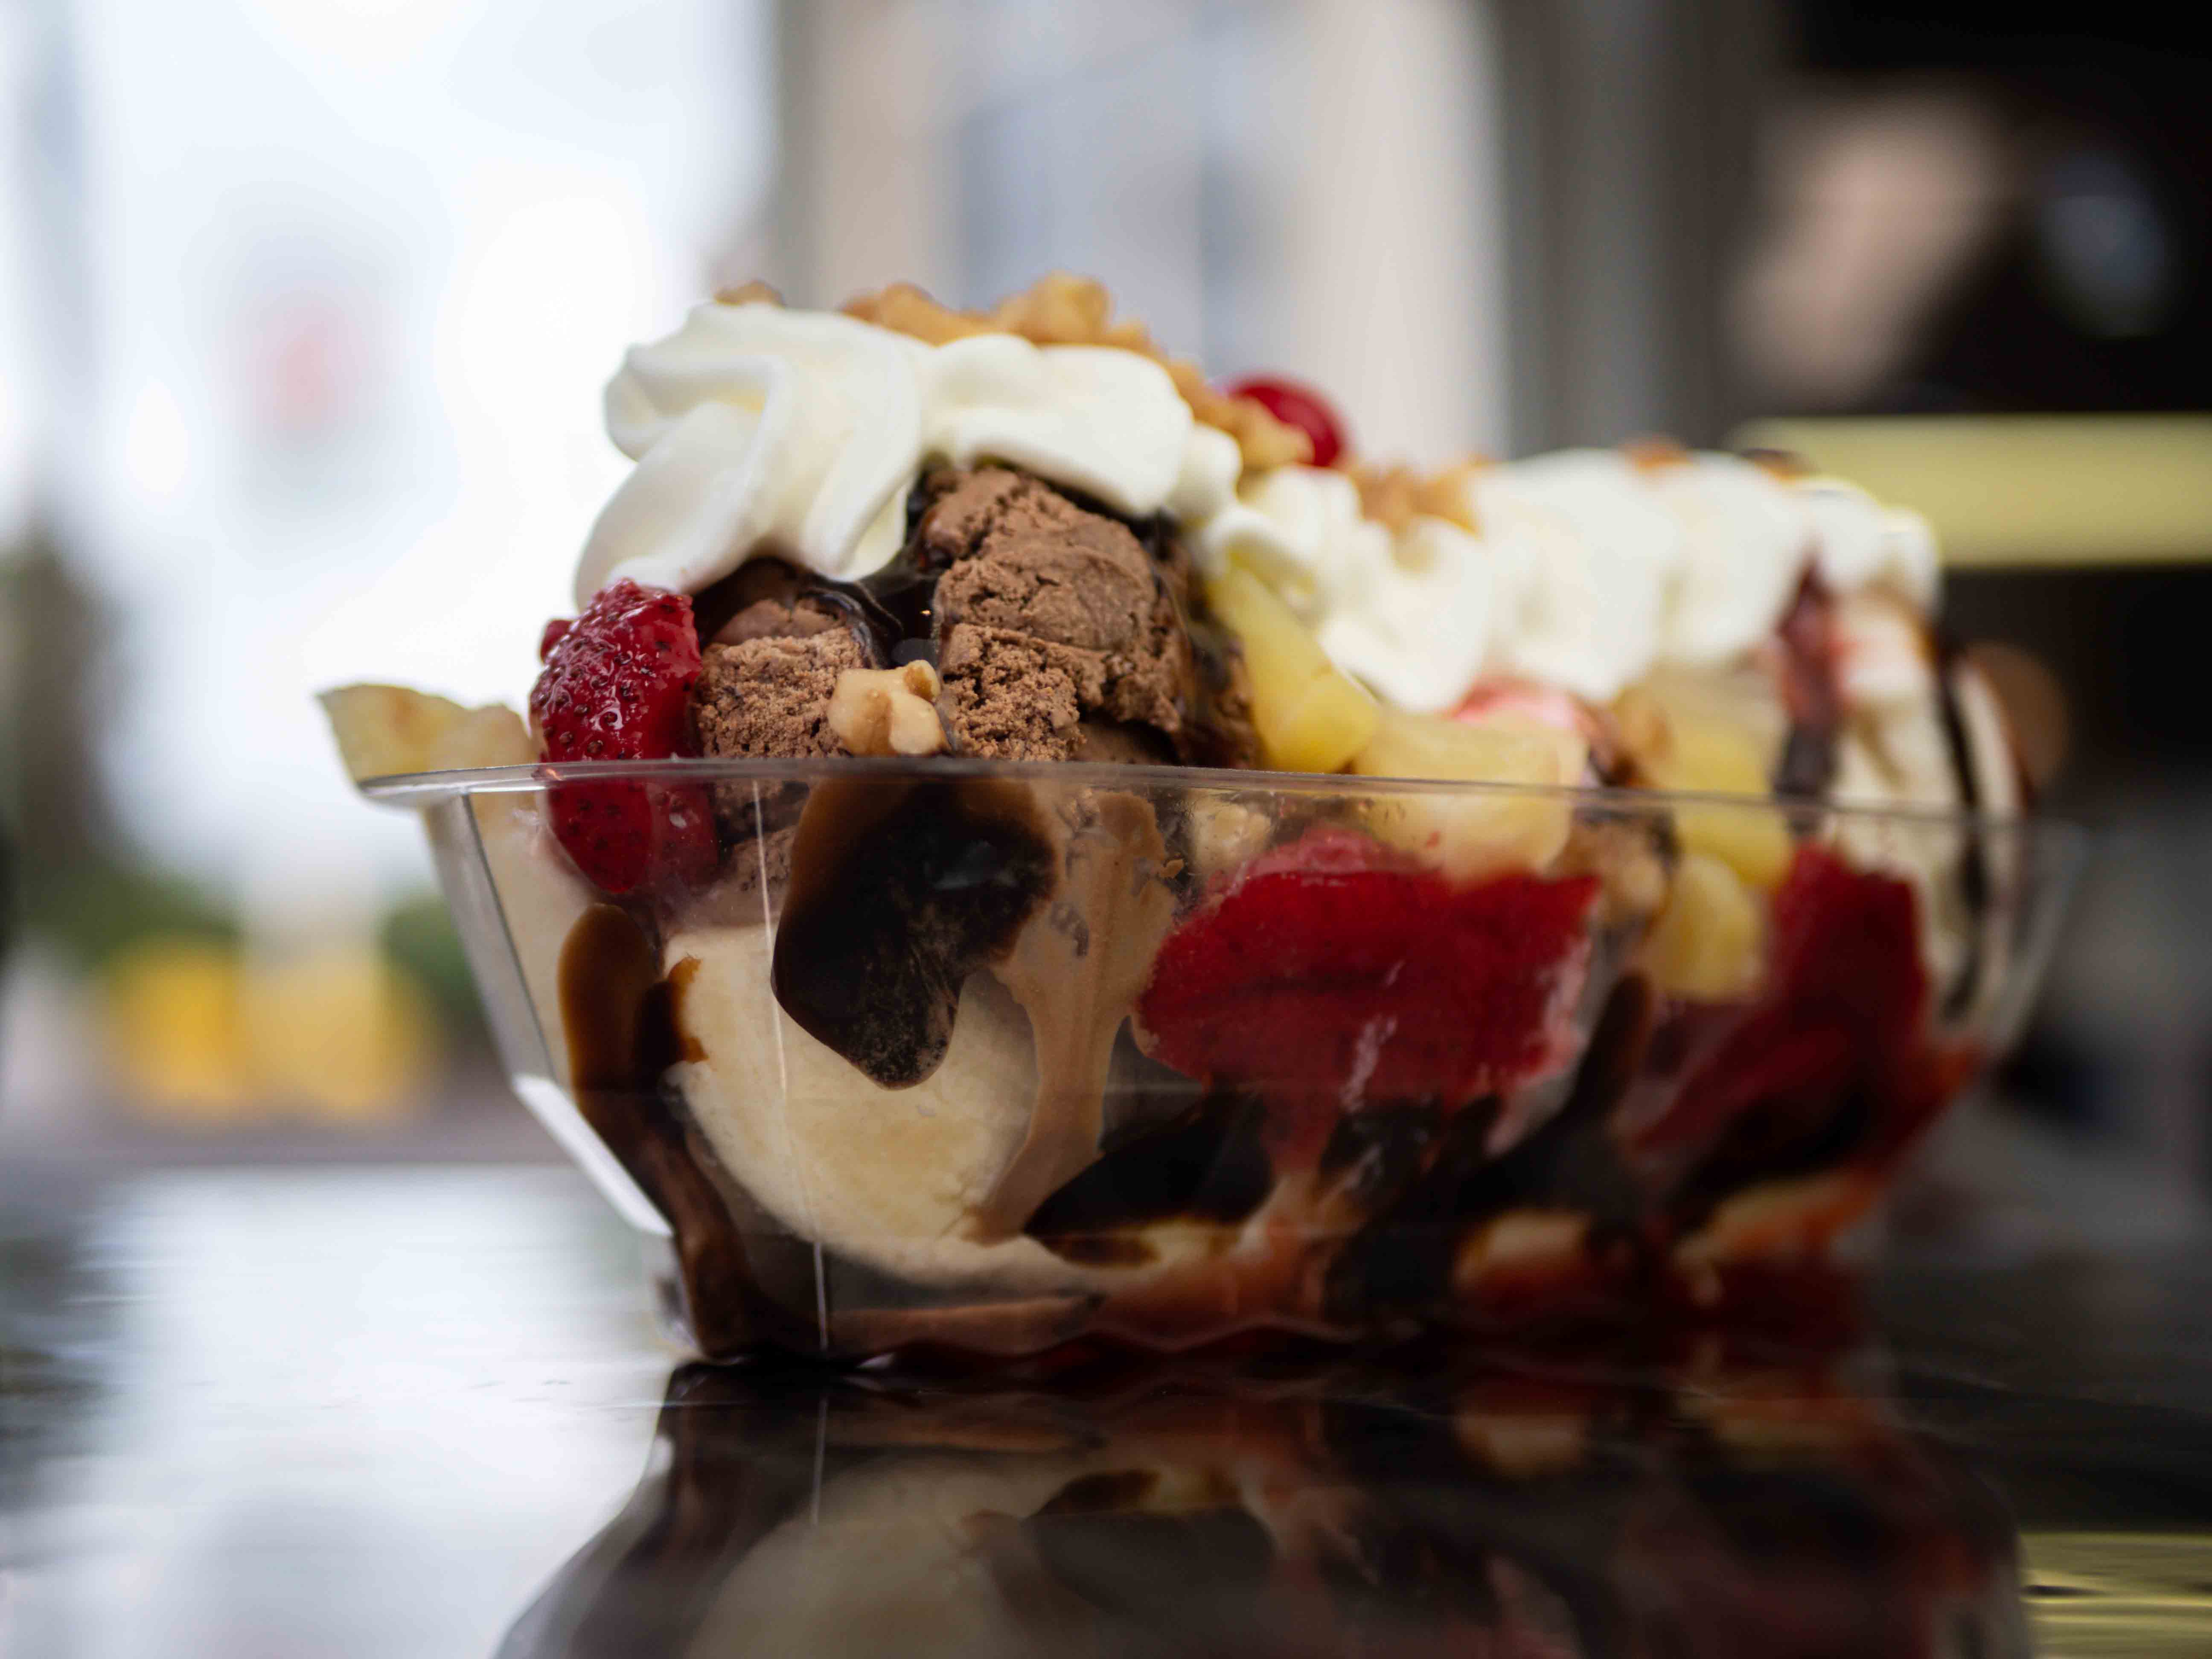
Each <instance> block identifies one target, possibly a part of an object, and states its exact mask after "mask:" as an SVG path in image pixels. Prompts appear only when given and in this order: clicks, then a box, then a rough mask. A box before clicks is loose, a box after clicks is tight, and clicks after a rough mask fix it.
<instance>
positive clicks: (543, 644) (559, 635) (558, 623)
mask: <svg viewBox="0 0 2212 1659" xmlns="http://www.w3.org/2000/svg"><path fill="white" fill-rule="evenodd" d="M575 625H576V619H575V618H574V617H554V618H553V620H552V621H551V622H549V623H546V624H545V630H544V632H543V633H541V634H540V635H538V661H540V662H544V660H545V659H546V658H548V657H550V656H551V655H552V654H553V647H555V646H556V645H558V644H560V643H561V641H562V640H564V639H566V638H568V630H569V629H572V628H574V626H575Z"/></svg>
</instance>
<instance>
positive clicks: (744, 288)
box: [714, 278, 783, 306]
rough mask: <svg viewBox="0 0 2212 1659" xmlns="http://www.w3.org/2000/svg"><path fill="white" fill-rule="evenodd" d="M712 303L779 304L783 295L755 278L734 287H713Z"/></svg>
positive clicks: (735, 304)
mask: <svg viewBox="0 0 2212 1659" xmlns="http://www.w3.org/2000/svg"><path fill="white" fill-rule="evenodd" d="M714 303H715V304H716V305H722V306H750V305H769V306H780V305H781V304H782V303H783V295H781V294H778V293H777V292H776V291H775V289H772V288H770V287H769V285H768V284H767V283H763V282H761V281H760V280H758V279H757V278H756V279H755V280H754V281H752V282H750V283H739V284H738V286H737V287H735V288H724V289H715V291H714Z"/></svg>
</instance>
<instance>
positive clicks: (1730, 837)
mask: <svg viewBox="0 0 2212 1659" xmlns="http://www.w3.org/2000/svg"><path fill="white" fill-rule="evenodd" d="M1614 713H1615V714H1616V716H1617V718H1618V720H1619V722H1620V733H1621V740H1622V742H1623V743H1624V744H1626V745H1627V747H1628V750H1629V751H1630V752H1631V753H1632V754H1633V755H1634V756H1635V757H1636V761H1637V764H1638V766H1639V767H1641V768H1642V769H1643V770H1644V774H1645V775H1646V776H1648V777H1649V778H1650V781H1652V783H1653V784H1654V785H1656V787H1659V788H1662V789H1674V790H1685V791H1688V792H1690V793H1695V794H1706V795H1747V796H1753V797H1757V798H1759V799H1760V800H1762V801H1763V800H1764V799H1765V797H1766V795H1767V761H1766V757H1765V753H1764V750H1765V747H1766V745H1765V744H1762V742H1761V741H1760V738H1759V734H1758V733H1757V732H1755V731H1753V729H1752V728H1751V727H1750V726H1747V725H1746V724H1744V723H1743V722H1741V721H1739V720H1731V719H1729V717H1727V716H1726V715H1723V714H1715V713H1713V712H1712V711H1711V708H1700V707H1699V706H1698V704H1697V702H1696V701H1695V700H1694V699H1692V698H1690V697H1686V696H1661V695H1659V694H1658V693H1657V692H1656V691H1655V690H1653V689H1652V688H1650V687H1637V688H1633V689H1632V690H1629V691H1628V692H1626V694H1625V695H1624V696H1622V697H1621V699H1620V702H1619V703H1618V704H1617V705H1616V706H1615V709H1614ZM1674 827H1675V829H1676V831H1677V833H1678V834H1680V836H1681V841H1682V846H1683V848H1684V849H1685V850H1686V851H1693V852H1699V853H1705V854H1711V856H1712V857H1714V858H1717V859H1718V860H1721V861H1722V862H1723V863H1724V864H1726V865H1727V866H1729V868H1730V869H1732V870H1734V871H1735V873H1736V874H1737V875H1739V876H1741V877H1742V878H1743V879H1744V880H1745V881H1747V882H1748V883H1749V884H1751V885H1752V886H1753V887H1754V888H1756V889H1757V890H1759V891H1760V892H1763V893H1765V892H1771V891H1773V890H1774V889H1775V888H1776V887H1778V886H1779V885H1780V884H1781V882H1782V878H1783V877H1784V875H1786V874H1787V873H1788V872H1789V869H1790V852H1791V848H1790V826H1789V824H1788V823H1786V822H1785V821H1784V818H1783V817H1782V815H1781V813H1779V812H1778V811H1775V810H1774V809H1773V808H1772V807H1771V806H1768V805H1750V804H1747V805H1741V806H1736V805H1728V804H1724V803H1721V802H1711V803H1708V802H1695V803H1691V804H1687V805H1682V806H1680V807H1677V808H1676V809H1675V812H1674Z"/></svg>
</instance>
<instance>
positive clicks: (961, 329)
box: [842, 270, 1313, 469]
mask: <svg viewBox="0 0 2212 1659" xmlns="http://www.w3.org/2000/svg"><path fill="white" fill-rule="evenodd" d="M842 309H843V311H844V313H845V314H846V315H847V316H848V317H857V318H859V319H860V320H861V321H862V322H864V323H873V324H875V325H876V326H877V327H878V328H888V329H890V330H892V331H895V332H897V333H900V334H905V335H910V336H912V337H914V338H915V339H917V340H920V341H921V342H923V343H925V344H928V345H943V344H944V343H945V342H946V341H948V340H961V339H965V338H966V337H968V336H969V335H971V334H1018V335H1020V336H1021V337H1022V338H1024V339H1025V340H1028V341H1030V342H1031V343H1035V344H1037V345H1089V346H1112V347H1115V348H1116V349H1120V350H1122V351H1133V352H1136V353H1138V354H1139V355H1140V356H1146V357H1150V358H1151V359H1152V361H1153V362H1156V363H1158V364H1159V365H1160V367H1161V368H1164V369H1166V370H1167V372H1168V376H1169V378H1170V380H1174V382H1175V386H1176V391H1177V392H1181V393H1182V400H1183V402H1185V403H1186V404H1189V405H1190V412H1191V413H1192V414H1193V415H1194V416H1197V417H1198V419H1200V421H1202V422H1205V423H1206V425H1208V426H1211V427H1218V428H1220V429H1221V430H1222V431H1224V432H1226V433H1227V434H1228V435H1230V436H1231V437H1232V438H1234V439H1236V440H1237V448H1238V449H1239V450H1241V451H1242V452H1243V457H1244V465H1246V466H1247V467H1249V468H1254V469H1261V468H1266V467H1271V466H1283V465H1288V464H1290V463H1291V462H1294V461H1296V462H1301V463H1302V462H1306V461H1310V460H1311V459H1313V445H1312V442H1311V441H1310V440H1309V439H1308V438H1307V437H1306V435H1305V434H1304V433H1303V432H1301V431H1299V430H1298V429H1297V428H1296V427H1291V426H1285V425H1284V424H1283V423H1282V422H1280V421H1279V420H1277V419H1276V418H1275V417H1274V416H1273V415H1270V414H1269V413H1268V412H1267V409H1266V408H1265V407H1264V406H1263V405H1261V404H1256V403H1254V402H1253V401H1251V400H1250V399H1249V398H1231V397H1229V396H1227V395H1226V394H1225V393H1223V392H1217V391H1215V390H1214V389H1213V387H1212V386H1209V385H1207V384H1206V374H1205V372H1204V371H1203V370H1201V369H1200V368H1199V366H1198V365H1197V364H1196V363H1194V362H1191V361H1190V360H1189V359H1188V358H1185V357H1170V356H1168V355H1167V353H1166V352H1164V351H1163V350H1162V349H1160V347H1159V346H1158V343H1155V342H1154V340H1153V339H1152V334H1151V332H1150V331H1148V330H1146V327H1145V325H1143V324H1142V323H1139V322H1133V321H1128V320H1124V321H1121V322H1116V321H1115V320H1114V314H1113V313H1114V302H1113V301H1112V299H1111V298H1109V296H1108V295H1107V292H1106V289H1105V288H1104V287H1103V285H1102V284H1100V283H1095V282H1093V281H1091V278H1089V277H1087V276H1071V275H1069V274H1068V273H1067V272H1066V271H1064V270H1056V271H1054V272H1053V273H1052V274H1051V275H1049V276H1040V277H1039V278H1038V279H1037V280H1036V282H1035V283H1032V284H1031V285H1030V287H1028V288H1026V289H1023V290H1022V291H1021V292H1020V293H1019V294H1010V295H1007V296H1006V298H1005V299H1003V300H1001V301H999V303H998V304H997V305H995V306H994V307H991V309H990V310H988V311H987V312H970V311H955V310H953V309H952V307H950V306H945V305H940V304H939V303H938V302H937V301H935V300H933V299H931V298H930V297H929V295H927V294H925V293H923V292H922V291H921V289H918V288H916V287H915V285H914V284H913V283H892V284H891V286H890V287H889V288H887V289H882V290H880V291H879V292H878V293H874V294H863V295H858V296H857V297H855V298H854V299H851V300H848V301H846V302H845V304H844V306H843V307H842Z"/></svg>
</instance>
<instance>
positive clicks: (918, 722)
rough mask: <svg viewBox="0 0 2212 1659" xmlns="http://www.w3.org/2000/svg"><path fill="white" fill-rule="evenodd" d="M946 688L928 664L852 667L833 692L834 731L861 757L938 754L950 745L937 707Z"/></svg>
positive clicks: (831, 704) (830, 700)
mask: <svg viewBox="0 0 2212 1659" xmlns="http://www.w3.org/2000/svg"><path fill="white" fill-rule="evenodd" d="M942 689H943V688H942V687H941V686H940V684H939V682H938V678H937V671H936V670H935V669H934V668H932V667H931V666H930V665H928V664H927V663H926V662H910V663H908V664H906V665H904V666H903V667H900V668H848V669H847V670H846V671H844V672H843V673H842V674H840V675H838V676H837V687H836V690H834V691H832V692H831V693H830V694H829V729H830V730H831V731H832V732H836V734H837V736H838V738H839V739H840V740H841V741H842V743H843V744H844V745H845V747H846V748H848V749H849V750H852V751H853V752H854V754H856V755H934V754H937V753H938V752H939V751H940V750H943V749H944V747H945V726H944V724H943V722H941V721H940V720H939V719H938V718H937V708H936V702H937V694H938V692H939V690H942Z"/></svg>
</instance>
